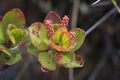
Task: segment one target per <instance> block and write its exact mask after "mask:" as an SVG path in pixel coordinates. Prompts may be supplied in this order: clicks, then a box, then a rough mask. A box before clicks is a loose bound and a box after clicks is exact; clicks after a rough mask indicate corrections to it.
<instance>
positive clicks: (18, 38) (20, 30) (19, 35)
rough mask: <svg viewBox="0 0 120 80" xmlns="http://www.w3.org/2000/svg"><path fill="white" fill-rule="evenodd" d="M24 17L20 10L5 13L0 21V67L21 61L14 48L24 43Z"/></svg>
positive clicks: (26, 33)
mask: <svg viewBox="0 0 120 80" xmlns="http://www.w3.org/2000/svg"><path fill="white" fill-rule="evenodd" d="M27 35H28V32H27V30H26V29H25V17H24V14H23V12H22V11H21V10H20V9H13V10H10V11H9V12H7V13H6V14H5V15H4V16H3V18H2V20H1V21H0V65H1V64H2V65H3V64H4V65H12V64H15V63H16V62H18V61H19V60H20V59H21V55H20V53H19V51H18V49H17V48H14V47H16V46H20V45H21V44H23V43H24V42H25V41H26V38H27Z"/></svg>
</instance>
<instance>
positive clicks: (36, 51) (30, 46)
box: [28, 43, 40, 57]
mask: <svg viewBox="0 0 120 80" xmlns="http://www.w3.org/2000/svg"><path fill="white" fill-rule="evenodd" d="M28 52H30V53H31V54H32V55H33V56H35V57H38V54H39V53H40V51H39V50H38V49H36V48H35V47H34V46H33V45H32V44H31V43H30V44H29V46H28Z"/></svg>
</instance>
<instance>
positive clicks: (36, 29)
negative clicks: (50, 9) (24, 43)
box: [29, 22, 49, 51]
mask: <svg viewBox="0 0 120 80" xmlns="http://www.w3.org/2000/svg"><path fill="white" fill-rule="evenodd" d="M29 35H30V40H31V42H32V44H33V46H34V47H35V48H37V49H39V50H40V51H44V50H48V48H49V40H48V36H47V31H46V29H45V27H44V25H43V24H42V23H40V22H36V23H33V24H32V25H31V26H30V27H29Z"/></svg>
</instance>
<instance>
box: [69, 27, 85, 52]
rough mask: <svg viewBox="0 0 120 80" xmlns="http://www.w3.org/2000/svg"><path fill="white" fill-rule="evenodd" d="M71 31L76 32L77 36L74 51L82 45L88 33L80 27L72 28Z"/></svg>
mask: <svg viewBox="0 0 120 80" xmlns="http://www.w3.org/2000/svg"><path fill="white" fill-rule="evenodd" d="M71 32H75V34H76V35H75V38H76V46H75V47H74V49H73V51H76V50H77V49H79V48H80V47H81V45H82V44H83V42H84V40H85V37H86V33H85V31H84V30H82V29H79V28H73V29H72V30H71Z"/></svg>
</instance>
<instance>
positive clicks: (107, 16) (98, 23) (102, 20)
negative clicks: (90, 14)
mask: <svg viewBox="0 0 120 80" xmlns="http://www.w3.org/2000/svg"><path fill="white" fill-rule="evenodd" d="M115 12H116V9H115V8H113V9H112V10H110V11H109V12H108V13H107V14H106V15H105V16H103V17H102V18H101V19H100V20H98V21H97V22H96V23H95V24H94V25H93V26H91V27H90V28H89V29H88V30H87V31H86V35H88V34H90V33H91V32H92V31H93V30H95V29H96V28H97V27H98V26H99V25H100V24H101V23H103V22H104V21H105V20H106V19H107V18H109V17H110V16H111V15H112V14H113V13H115Z"/></svg>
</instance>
